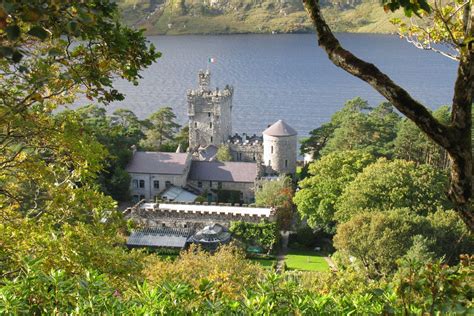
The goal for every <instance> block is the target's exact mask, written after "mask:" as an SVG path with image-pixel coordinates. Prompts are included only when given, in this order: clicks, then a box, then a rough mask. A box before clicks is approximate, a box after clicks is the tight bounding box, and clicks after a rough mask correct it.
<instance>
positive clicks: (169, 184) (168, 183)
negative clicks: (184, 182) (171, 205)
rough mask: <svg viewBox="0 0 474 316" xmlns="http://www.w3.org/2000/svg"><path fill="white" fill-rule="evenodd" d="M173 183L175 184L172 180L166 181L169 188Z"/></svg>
mask: <svg viewBox="0 0 474 316" xmlns="http://www.w3.org/2000/svg"><path fill="white" fill-rule="evenodd" d="M172 185H173V184H172V183H171V181H166V183H165V186H166V187H167V188H169V187H170V186H172Z"/></svg>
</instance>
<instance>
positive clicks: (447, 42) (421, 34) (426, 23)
mask: <svg viewBox="0 0 474 316" xmlns="http://www.w3.org/2000/svg"><path fill="white" fill-rule="evenodd" d="M469 4H470V3H469V1H467V2H465V1H459V0H458V1H449V2H448V1H444V2H443V3H442V2H441V1H439V0H438V1H433V6H432V7H430V8H429V10H421V11H420V12H419V15H420V16H422V17H423V20H422V21H421V22H422V23H417V22H416V21H415V20H414V19H410V22H409V23H408V24H407V23H406V22H405V21H402V19H392V20H391V22H392V23H393V24H394V25H396V26H398V28H399V35H400V36H401V37H403V38H405V39H406V40H407V42H408V43H411V44H413V45H414V46H415V47H416V48H419V49H423V50H431V51H434V52H436V53H439V54H441V55H443V56H445V57H448V58H450V59H452V60H456V61H459V58H460V54H461V51H462V49H463V46H464V45H465V44H467V43H468V42H466V41H465V39H464V28H463V24H464V21H463V20H464V14H466V13H465V12H464V10H463V7H464V6H466V5H469ZM427 9H428V8H427Z"/></svg>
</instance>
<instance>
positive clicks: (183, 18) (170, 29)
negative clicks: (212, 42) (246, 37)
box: [117, 0, 401, 35]
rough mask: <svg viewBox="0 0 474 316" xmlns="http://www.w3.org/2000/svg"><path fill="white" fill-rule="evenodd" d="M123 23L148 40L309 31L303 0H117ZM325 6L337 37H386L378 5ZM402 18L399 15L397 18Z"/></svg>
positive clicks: (329, 2)
mask: <svg viewBox="0 0 474 316" xmlns="http://www.w3.org/2000/svg"><path fill="white" fill-rule="evenodd" d="M117 2H118V4H119V7H120V10H121V13H122V18H123V20H124V21H125V22H126V23H127V24H129V25H133V26H135V27H140V28H145V29H146V30H147V34H149V35H153V34H169V35H173V34H231V33H272V32H276V33H295V32H309V31H311V24H310V21H309V19H308V17H307V15H306V12H305V11H304V9H303V4H302V1H301V0H117ZM342 3H343V2H342V1H335V0H326V1H324V13H325V16H326V19H327V21H328V23H329V24H330V26H331V27H332V28H333V30H335V31H337V32H369V33H370V32H373V33H390V32H394V31H395V28H394V27H393V26H392V25H391V24H390V22H389V19H390V18H391V17H393V16H394V15H393V14H386V13H385V12H384V11H383V9H382V7H381V6H380V4H379V2H378V1H373V0H349V1H344V4H342ZM400 14H401V13H398V15H400Z"/></svg>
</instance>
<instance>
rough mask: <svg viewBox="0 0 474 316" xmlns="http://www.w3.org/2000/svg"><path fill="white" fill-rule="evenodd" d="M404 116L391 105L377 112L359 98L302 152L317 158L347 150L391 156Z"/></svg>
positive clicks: (315, 132)
mask: <svg viewBox="0 0 474 316" xmlns="http://www.w3.org/2000/svg"><path fill="white" fill-rule="evenodd" d="M399 121H400V116H399V115H398V114H396V113H395V112H394V110H393V107H392V105H390V104H389V103H382V104H380V105H379V106H377V107H376V108H372V107H370V106H369V105H368V103H367V101H364V100H362V99H361V98H359V97H357V98H355V99H353V100H349V101H347V102H346V104H345V105H344V107H343V108H342V109H341V110H340V111H338V112H336V113H335V114H334V115H333V116H332V118H331V121H330V122H329V123H326V124H323V125H322V126H321V127H319V128H317V129H315V130H313V131H311V132H310V135H311V136H310V137H309V138H308V139H306V140H304V141H303V143H302V151H303V152H307V153H313V155H314V156H315V158H318V157H319V156H320V155H325V154H328V153H331V152H337V151H343V150H361V149H362V150H365V151H368V152H371V153H373V154H375V155H384V156H390V155H391V154H392V142H393V140H394V139H395V137H396V134H397V125H398V122H399Z"/></svg>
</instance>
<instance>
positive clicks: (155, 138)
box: [140, 106, 184, 151]
mask: <svg viewBox="0 0 474 316" xmlns="http://www.w3.org/2000/svg"><path fill="white" fill-rule="evenodd" d="M175 120H176V115H175V114H174V113H173V109H172V108H170V107H168V106H167V107H163V108H161V109H159V110H158V111H156V112H155V113H153V114H151V115H150V117H149V118H148V120H147V121H146V123H145V125H146V132H145V134H146V139H145V140H143V141H142V142H141V143H140V145H141V146H142V147H144V148H146V149H148V150H155V151H161V150H164V149H168V151H174V150H176V147H177V145H174V144H173V145H172V144H171V143H172V142H173V140H174V138H175V137H176V133H177V132H178V129H179V127H180V125H179V124H178V123H176V122H175ZM183 133H184V132H183ZM170 145H171V148H170ZM173 147H174V150H173V149H172V148H173ZM170 149H171V150H170Z"/></svg>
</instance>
